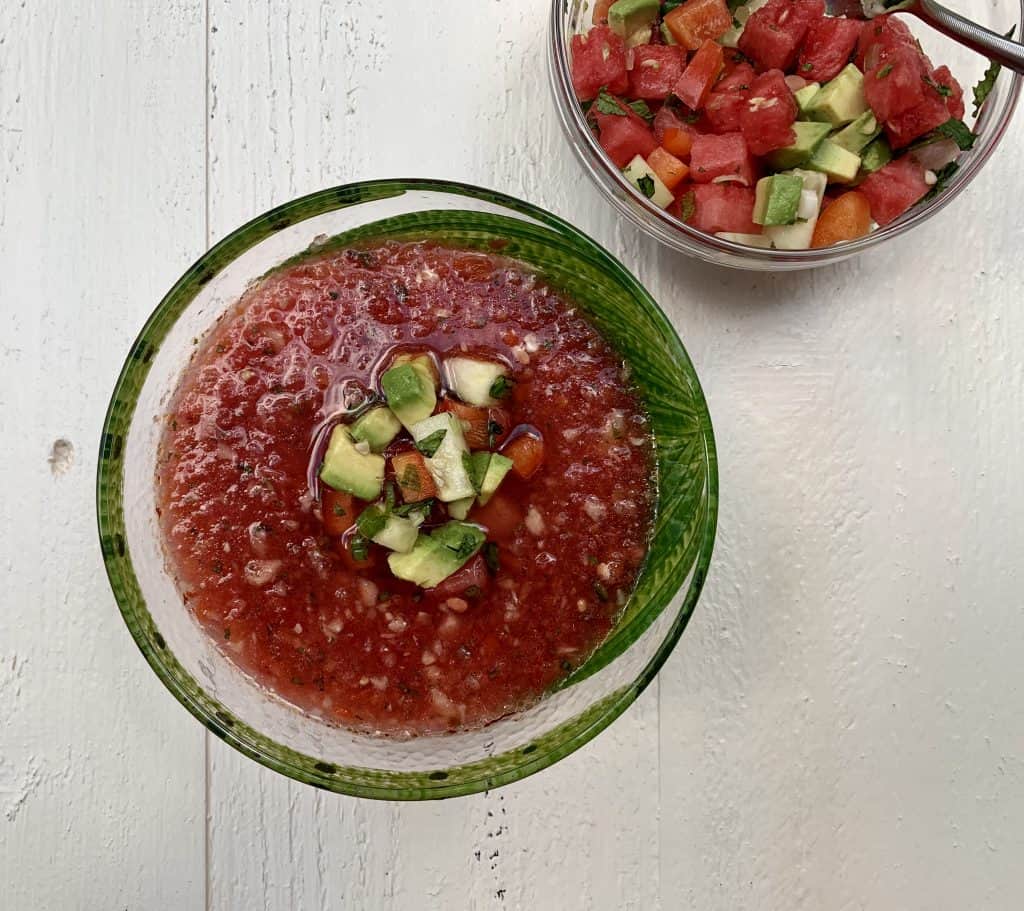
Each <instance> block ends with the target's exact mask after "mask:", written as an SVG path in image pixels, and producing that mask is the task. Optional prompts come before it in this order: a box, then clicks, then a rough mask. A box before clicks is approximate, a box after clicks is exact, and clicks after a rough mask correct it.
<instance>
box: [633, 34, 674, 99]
mask: <svg viewBox="0 0 1024 911" xmlns="http://www.w3.org/2000/svg"><path fill="white" fill-rule="evenodd" d="M684 63H685V58H684V57H683V50H682V48H678V47H673V46H671V45H668V44H642V45H640V47H637V48H634V49H633V69H631V70H630V71H629V97H630V98H644V99H646V100H648V101H650V100H658V101H662V100H664V99H665V97H666V96H667V95H668V93H669V92H671V91H672V89H673V87H674V86H675V84H676V83H677V82H678V81H679V77H680V76H681V75H682V74H683V65H684Z"/></svg>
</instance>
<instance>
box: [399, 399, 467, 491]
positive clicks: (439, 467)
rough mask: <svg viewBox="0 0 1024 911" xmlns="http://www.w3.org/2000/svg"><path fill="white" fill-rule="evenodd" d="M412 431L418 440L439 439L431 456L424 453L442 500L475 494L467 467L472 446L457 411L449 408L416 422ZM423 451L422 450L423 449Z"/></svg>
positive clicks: (417, 441)
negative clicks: (469, 445)
mask: <svg viewBox="0 0 1024 911" xmlns="http://www.w3.org/2000/svg"><path fill="white" fill-rule="evenodd" d="M409 432H410V433H411V434H412V438H413V440H415V441H416V443H417V444H422V443H424V442H425V441H426V440H427V439H428V438H430V440H431V441H432V442H436V446H435V447H434V448H433V450H432V453H431V454H430V455H429V456H428V455H427V454H426V453H425V452H424V453H423V455H424V462H425V463H426V466H427V470H428V471H429V472H430V476H431V477H432V478H433V479H434V484H435V485H436V487H437V498H438V499H439V500H441V501H442V502H444V503H452V502H454V501H455V500H462V499H464V498H465V497H471V496H473V495H474V494H476V490H475V489H474V488H473V484H472V482H471V481H470V478H469V472H468V471H467V467H466V463H467V461H468V456H469V447H468V446H467V445H466V438H465V436H464V435H463V433H462V424H461V422H460V421H459V420H458V418H456V417H455V415H454V414H452V413H451V412H450V411H444V412H441V414H435V415H433V416H431V417H429V418H426V419H425V420H422V421H419V422H418V423H416V424H413V426H412V427H410V428H409ZM420 451H421V452H423V450H422V449H420ZM464 457H465V458H464Z"/></svg>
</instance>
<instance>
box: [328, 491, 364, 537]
mask: <svg viewBox="0 0 1024 911" xmlns="http://www.w3.org/2000/svg"><path fill="white" fill-rule="evenodd" d="M320 512H321V515H322V516H323V523H324V531H325V532H326V533H327V534H329V535H330V536H331V537H332V538H333V537H336V536H338V535H343V534H345V532H346V531H347V530H348V529H349V528H351V527H352V526H353V524H355V521H356V511H355V498H354V497H353V496H352V494H350V493H342V492H341V491H340V490H331V488H329V487H324V488H323V495H322V497H321V500H320Z"/></svg>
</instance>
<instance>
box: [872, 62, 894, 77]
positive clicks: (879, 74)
mask: <svg viewBox="0 0 1024 911" xmlns="http://www.w3.org/2000/svg"><path fill="white" fill-rule="evenodd" d="M891 72H892V64H891V63H887V64H886V65H885V66H883V67H882V68H881V69H880V70H879V71H878V72H877V73H875V79H885V77H886V76H888V75H889V74H890V73H891Z"/></svg>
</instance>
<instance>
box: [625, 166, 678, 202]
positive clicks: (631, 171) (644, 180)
mask: <svg viewBox="0 0 1024 911" xmlns="http://www.w3.org/2000/svg"><path fill="white" fill-rule="evenodd" d="M622 176H623V177H625V178H626V180H628V181H629V182H630V183H631V184H633V186H634V187H636V188H637V189H638V190H639V191H640V192H641V193H643V194H644V196H646V197H647V198H648V199H649V200H650V201H651V202H653V203H654V204H655V205H656V206H661V208H663V209H665V208H668V207H669V206H670V205H672V201H673V200H674V199H675V197H674V196H673V195H672V192H671V190H669V188H668V187H666V186H665V184H663V183H662V182H661V178H660V177H659V176H658V175H657V174H655V173H654V169H653V168H652V167H651V166H650V165H649V164H648V163H647V161H646V160H645V159H644V157H643V155H636V156H634V158H633V160H632V161H631V162H630V163H629V164H628V165H626V167H624V168H623V169H622Z"/></svg>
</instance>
